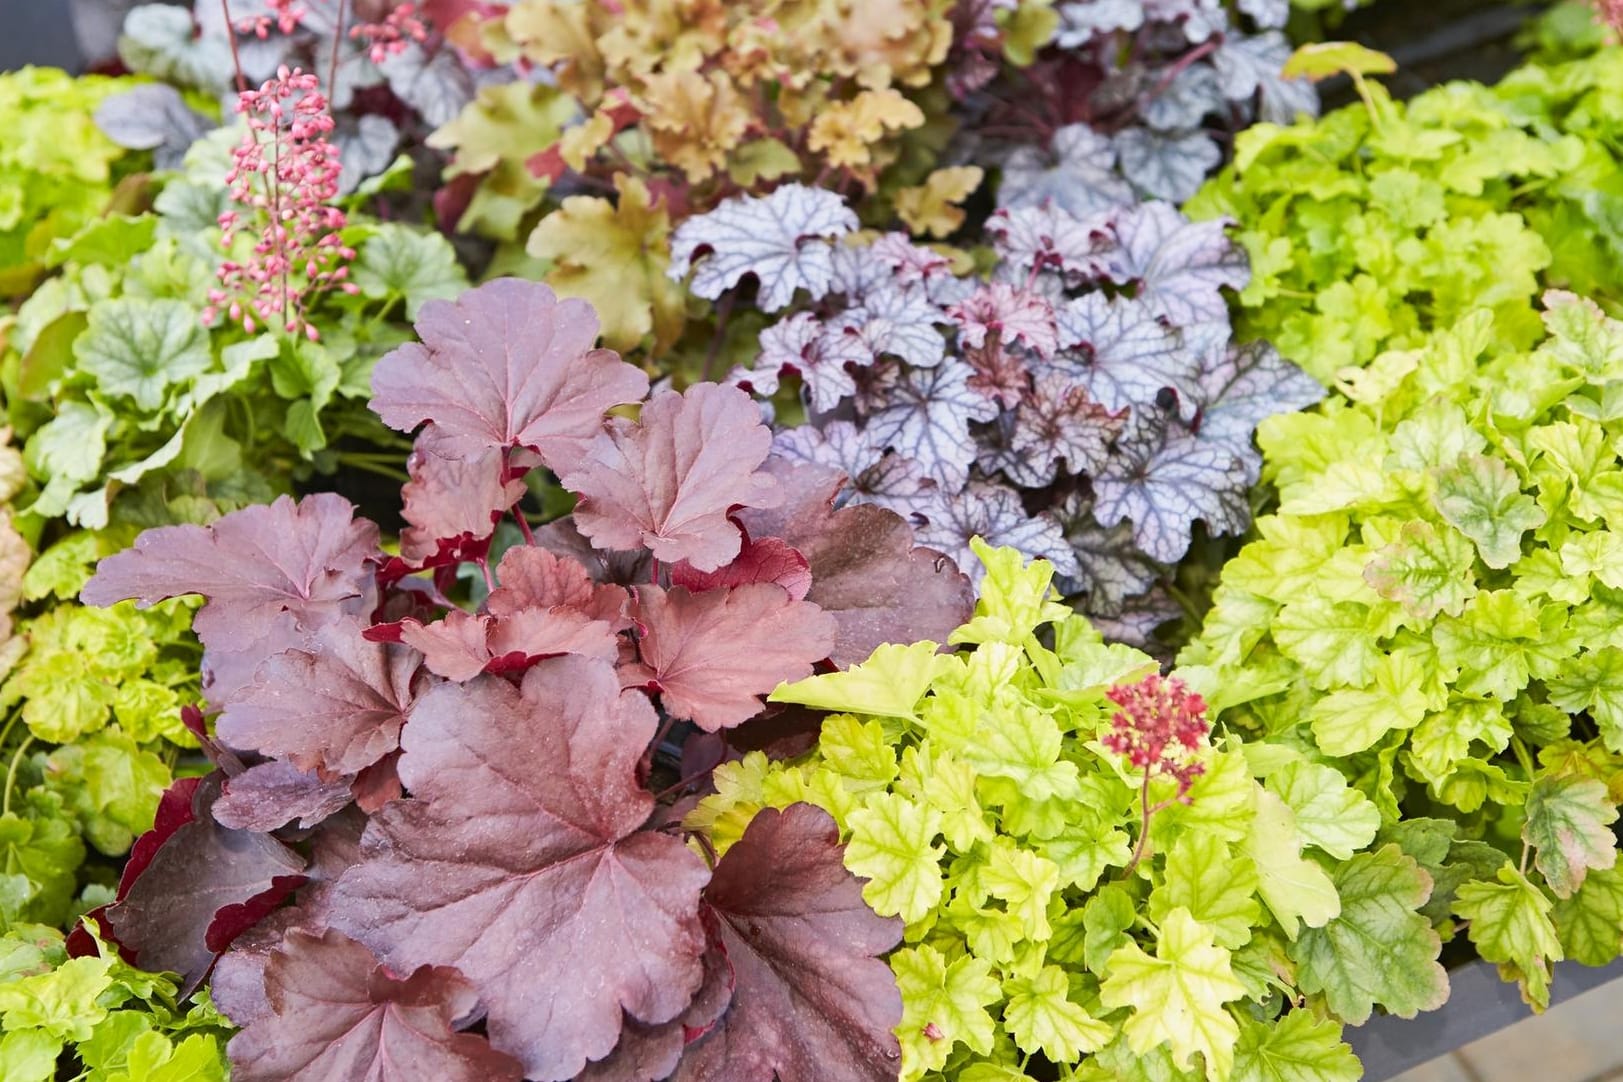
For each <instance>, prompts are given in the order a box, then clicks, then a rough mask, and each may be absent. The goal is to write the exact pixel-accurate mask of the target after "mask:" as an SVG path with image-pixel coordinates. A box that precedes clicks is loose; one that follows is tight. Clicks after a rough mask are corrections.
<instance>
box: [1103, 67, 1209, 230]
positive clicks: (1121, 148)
mask: <svg viewBox="0 0 1623 1082" xmlns="http://www.w3.org/2000/svg"><path fill="white" fill-rule="evenodd" d="M1200 70H1202V71H1209V70H1210V69H1209V68H1202V69H1200ZM1214 85H1215V83H1214ZM1115 145H1116V152H1117V153H1118V154H1119V155H1120V156H1121V171H1122V173H1123V174H1124V175H1125V176H1126V177H1127V179H1128V180H1130V181H1132V182H1133V186H1134V187H1135V188H1137V189H1139V190H1140V191H1142V192H1143V193H1144V194H1146V195H1149V196H1153V197H1154V198H1156V199H1170V200H1172V201H1174V202H1177V203H1182V202H1184V201H1185V200H1187V199H1189V198H1190V197H1191V196H1193V195H1194V194H1195V193H1196V192H1197V191H1199V190H1200V186H1201V184H1202V183H1204V182H1205V180H1206V175H1207V174H1208V173H1210V172H1211V171H1212V170H1214V169H1216V168H1217V167H1218V166H1219V165H1220V164H1222V161H1223V151H1222V150H1221V149H1220V148H1219V147H1218V145H1217V141H1216V140H1215V139H1213V138H1212V137H1211V136H1210V135H1207V134H1206V133H1205V132H1203V131H1186V132H1175V133H1162V132H1157V131H1151V130H1150V129H1148V128H1128V129H1127V130H1126V131H1123V132H1119V133H1117V135H1116V142H1115Z"/></svg>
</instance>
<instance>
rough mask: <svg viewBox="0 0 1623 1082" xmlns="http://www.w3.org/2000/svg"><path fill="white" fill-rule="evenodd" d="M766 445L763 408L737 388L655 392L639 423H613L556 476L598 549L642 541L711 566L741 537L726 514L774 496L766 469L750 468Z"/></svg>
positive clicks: (674, 558)
mask: <svg viewBox="0 0 1623 1082" xmlns="http://www.w3.org/2000/svg"><path fill="white" fill-rule="evenodd" d="M771 446H772V433H771V431H770V430H769V429H768V428H767V427H766V426H765V425H763V424H762V423H761V417H760V412H759V411H758V410H757V409H756V408H755V405H754V403H753V402H751V401H750V399H749V396H747V395H746V394H744V392H742V391H740V390H738V389H737V388H735V387H721V386H717V385H716V384H713V383H696V384H694V385H693V386H692V387H689V388H688V389H687V391H686V392H684V393H682V394H677V393H675V392H674V391H665V392H662V393H660V394H657V395H655V396H654V397H653V398H651V399H649V401H648V404H647V405H645V406H644V407H643V410H642V417H641V420H640V422H638V423H636V424H633V423H631V422H629V421H617V422H615V424H614V425H612V426H611V427H610V429H609V430H608V431H607V432H606V433H604V434H603V435H602V436H600V437H599V438H598V440H597V442H596V443H594V444H593V445H592V447H591V449H590V451H589V452H588V453H587V455H586V458H585V460H584V461H583V462H582V463H581V465H580V467H579V468H578V469H577V470H575V471H573V472H570V473H567V474H565V475H564V476H563V477H562V481H563V484H564V486H565V487H566V488H568V489H570V490H572V491H574V492H576V493H578V494H579V495H580V501H579V502H578V503H577V504H576V506H575V528H576V529H577V530H579V531H580V532H581V533H582V534H584V535H586V536H587V537H588V538H590V539H591V541H592V543H593V544H594V545H596V546H598V547H599V548H605V549H637V548H647V549H648V550H649V551H650V552H652V553H653V554H654V558H655V559H657V560H660V561H662V562H665V563H676V562H678V561H680V560H686V561H687V562H688V563H690V564H692V565H693V566H694V567H695V568H697V569H698V570H700V571H714V570H715V569H716V568H718V567H721V566H723V565H725V564H728V563H731V562H732V560H733V558H734V557H735V556H737V555H738V550H739V546H740V545H741V544H742V537H741V535H740V534H739V530H738V527H737V526H736V525H734V524H733V523H732V521H731V520H729V519H728V517H727V516H728V513H729V512H730V511H732V510H733V509H734V508H737V507H771V506H774V505H775V504H776V503H777V501H778V499H779V496H778V494H777V492H776V491H775V489H774V487H773V485H772V479H771V477H769V476H768V475H766V474H764V473H758V472H756V471H757V467H759V466H760V464H761V462H762V461H763V460H764V459H765V458H766V456H767V452H768V451H769V450H770V449H771Z"/></svg>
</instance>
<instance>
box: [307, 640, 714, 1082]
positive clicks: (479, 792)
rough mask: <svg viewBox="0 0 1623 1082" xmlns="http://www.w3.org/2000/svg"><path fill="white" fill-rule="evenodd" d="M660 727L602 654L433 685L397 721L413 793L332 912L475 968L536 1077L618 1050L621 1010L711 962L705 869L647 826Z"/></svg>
mask: <svg viewBox="0 0 1623 1082" xmlns="http://www.w3.org/2000/svg"><path fill="white" fill-rule="evenodd" d="M655 728H656V718H655V714H654V711H653V709H652V707H651V706H650V705H649V703H648V701H647V699H646V697H645V696H643V695H641V694H639V693H636V692H631V693H627V694H624V695H622V694H621V693H620V690H619V683H618V681H617V679H616V677H615V674H614V671H613V669H612V668H611V667H610V666H608V665H606V664H604V663H602V662H599V661H593V660H589V659H583V658H577V657H563V658H553V659H549V660H546V661H542V662H540V663H539V664H538V665H536V666H535V667H534V668H533V669H531V670H530V671H529V672H528V673H526V674H525V677H524V681H523V685H522V687H521V688H515V687H514V686H513V685H512V684H511V683H509V682H508V681H506V680H503V679H500V678H497V677H492V676H480V677H476V678H475V679H474V680H472V681H470V682H469V683H466V684H443V685H440V686H439V687H436V688H434V689H433V690H432V691H430V692H429V693H428V694H427V695H425V696H424V697H423V698H422V699H420V700H418V703H417V705H416V707H415V708H414V710H413V712H412V716H411V719H410V722H409V723H408V724H407V726H406V728H405V730H404V733H403V737H402V740H403V744H404V755H403V756H402V758H401V761H400V773H401V777H402V779H403V780H404V781H405V784H406V787H407V789H408V790H410V792H411V794H412V796H411V798H410V799H407V800H401V801H396V802H394V803H392V804H389V805H387V806H385V807H384V808H383V809H382V810H381V811H379V812H378V814H377V815H376V816H374V817H373V819H372V822H371V824H370V825H369V826H368V828H367V830H366V833H365V835H364V836H363V839H362V848H363V858H362V860H361V862H360V863H359V864H357V865H356V866H355V867H354V868H352V869H350V870H349V871H348V872H346V873H344V875H343V877H342V878H341V879H340V880H339V882H338V884H337V885H336V887H335V888H334V891H333V906H332V917H331V919H332V922H333V924H334V926H335V927H337V928H338V929H339V930H340V931H343V932H346V933H347V934H350V935H353V936H355V937H356V938H357V939H359V940H361V941H362V942H364V943H366V944H367V945H368V946H369V947H370V948H372V949H373V950H374V951H375V952H377V954H378V955H379V957H380V958H382V959H383V960H384V962H385V963H387V964H388V965H389V966H390V967H391V968H393V969H394V970H396V971H398V972H403V971H407V970H410V969H414V968H415V967H417V966H420V965H451V966H455V967H457V968H458V969H459V970H461V971H462V973H463V974H464V975H465V976H466V977H467V979H468V980H469V981H470V982H471V983H472V984H473V986H474V988H475V989H476V990H477V991H478V993H479V997H480V999H481V1001H482V1003H483V1004H484V1006H485V1008H486V1010H487V1012H488V1013H487V1017H486V1024H487V1027H488V1031H489V1033H490V1039H491V1043H492V1045H494V1046H495V1047H496V1048H498V1049H500V1050H501V1051H504V1052H507V1053H509V1054H512V1055H514V1056H516V1057H517V1058H518V1059H519V1060H520V1061H521V1063H522V1064H523V1066H524V1069H525V1073H526V1077H528V1078H532V1079H538V1080H541V1082H557V1080H564V1079H570V1078H573V1077H574V1076H575V1074H577V1073H578V1072H579V1071H580V1070H581V1068H582V1067H583V1066H584V1065H585V1063H586V1062H587V1060H589V1059H601V1058H602V1057H604V1056H605V1055H607V1054H608V1053H609V1052H610V1051H611V1050H612V1049H613V1048H614V1046H615V1044H616V1042H617V1041H618V1039H619V1035H620V1030H621V1026H622V1011H623V1012H624V1013H625V1014H628V1015H630V1016H631V1017H632V1018H634V1019H637V1020H639V1021H641V1022H644V1023H648V1024H654V1025H657V1024H659V1023H662V1022H666V1021H669V1020H670V1019H672V1018H675V1017H676V1016H677V1015H679V1014H680V1013H681V1012H682V1011H683V1010H684V1009H686V1008H687V1006H688V1003H689V1001H690V1000H691V999H692V996H693V993H694V991H695V990H696V989H697V988H698V986H699V984H700V981H701V979H702V976H703V968H702V965H701V963H700V956H701V954H702V953H703V950H704V945H705V937H704V932H703V928H702V926H701V923H700V920H699V916H698V909H699V892H700V891H701V889H702V888H703V886H704V884H705V882H706V881H707V880H708V878H709V872H708V870H707V869H706V868H705V866H704V863H703V862H702V861H701V860H699V858H698V857H696V856H695V855H694V854H693V853H691V852H690V851H689V850H688V849H687V848H686V847H684V846H683V845H682V844H681V842H680V841H678V840H677V839H675V838H672V837H669V836H667V835H663V834H655V833H647V832H639V831H638V828H639V827H640V826H642V824H643V823H644V822H645V821H646V820H647V818H648V816H649V813H650V812H651V811H652V809H653V804H654V801H653V797H652V796H651V795H650V794H649V793H648V792H647V791H646V790H644V789H642V788H641V787H640V786H639V785H638V784H637V781H636V771H637V764H638V760H639V759H640V758H641V756H642V754H643V752H644V750H645V748H646V747H647V745H648V742H649V741H650V740H651V739H652V737H653V735H654V730H655Z"/></svg>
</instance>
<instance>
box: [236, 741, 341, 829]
mask: <svg viewBox="0 0 1623 1082" xmlns="http://www.w3.org/2000/svg"><path fill="white" fill-rule="evenodd" d="M349 787H350V779H349V778H347V777H340V778H335V779H333V780H331V781H323V780H322V779H321V778H319V777H317V776H316V775H315V774H314V773H313V772H308V773H307V772H305V771H302V770H300V769H299V768H297V767H296V766H294V765H293V764H292V763H289V762H286V761H285V760H281V759H272V760H270V761H269V762H265V763H256V764H255V765H253V766H251V767H249V768H248V769H247V770H245V771H243V772H242V773H241V774H238V775H237V776H236V777H234V778H227V779H226V781H225V791H224V792H223V793H222V794H221V795H220V799H218V800H216V801H215V802H214V808H213V814H214V820H215V822H217V823H219V824H220V825H221V826H224V827H230V828H231V829H232V830H256V831H260V832H261V833H266V832H269V831H272V830H278V829H280V828H281V827H283V826H286V825H287V824H288V823H290V822H293V821H294V820H297V821H298V825H299V827H300V828H301V829H306V830H307V829H309V828H310V827H313V826H315V825H316V824H317V823H320V822H321V821H322V820H324V819H326V818H327V817H328V816H331V815H335V814H337V813H338V812H340V811H343V810H344V808H346V807H348V806H349V802H350V791H349Z"/></svg>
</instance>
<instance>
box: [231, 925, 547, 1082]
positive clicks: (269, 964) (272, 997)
mask: <svg viewBox="0 0 1623 1082" xmlns="http://www.w3.org/2000/svg"><path fill="white" fill-rule="evenodd" d="M264 980H265V999H266V1002H267V1005H268V1006H269V1008H270V1013H269V1014H267V1015H264V1016H262V1017H260V1018H257V1019H255V1020H254V1022H253V1023H252V1024H251V1025H250V1026H249V1027H248V1028H247V1029H245V1030H244V1031H243V1032H241V1033H239V1034H237V1035H236V1036H235V1037H233V1038H232V1039H231V1044H230V1047H229V1049H228V1051H229V1053H230V1056H231V1076H232V1077H233V1078H236V1079H240V1080H241V1082H336V1080H338V1079H346V1080H353V1082H504V1080H507V1082H519V1079H520V1078H521V1077H522V1076H523V1071H522V1070H521V1069H520V1067H519V1064H518V1061H517V1060H515V1059H513V1058H512V1057H511V1056H506V1055H503V1054H502V1053H500V1052H497V1051H496V1050H495V1049H493V1048H491V1047H490V1043H489V1042H488V1041H486V1040H485V1038H483V1037H480V1036H478V1035H476V1034H472V1033H458V1032H456V1027H457V1026H458V1025H462V1024H465V1023H466V1022H467V1021H468V1020H469V1019H470V1018H472V1017H475V1016H476V1014H477V1011H478V1006H479V996H478V994H477V993H476V992H475V991H474V989H473V986H472V985H470V984H469V983H468V982H467V981H466V980H465V979H463V977H462V975H461V974H459V973H458V972H457V971H456V970H455V969H453V968H450V967H447V966H422V967H420V968H418V969H417V970H416V971H415V972H413V973H411V974H410V975H409V976H405V977H400V976H397V975H396V974H394V973H392V972H390V971H389V970H388V969H387V968H385V967H384V966H383V965H382V964H380V963H379V962H378V960H377V959H376V958H375V957H373V955H372V952H371V951H369V950H367V949H366V948H365V947H364V946H362V945H361V944H359V943H357V942H355V940H353V939H350V938H349V937H348V936H345V935H343V934H341V933H339V932H335V931H332V930H328V931H327V932H326V933H325V934H321V935H317V934H315V933H312V932H306V931H301V930H298V929H295V930H293V931H291V932H289V933H288V935H287V938H286V939H285V940H284V941H283V942H282V944H281V946H279V947H277V948H276V949H275V950H273V951H271V952H270V956H269V958H268V959H267V961H266V963H265V971H264Z"/></svg>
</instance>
